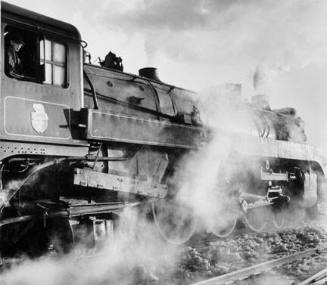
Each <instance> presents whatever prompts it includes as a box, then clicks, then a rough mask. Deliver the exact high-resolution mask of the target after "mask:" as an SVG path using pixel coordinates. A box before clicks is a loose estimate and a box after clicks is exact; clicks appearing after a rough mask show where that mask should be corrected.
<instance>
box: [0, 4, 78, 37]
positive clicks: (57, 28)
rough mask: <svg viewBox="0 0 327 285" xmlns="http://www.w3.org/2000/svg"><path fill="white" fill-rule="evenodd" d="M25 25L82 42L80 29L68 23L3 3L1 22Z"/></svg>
mask: <svg viewBox="0 0 327 285" xmlns="http://www.w3.org/2000/svg"><path fill="white" fill-rule="evenodd" d="M3 20H6V21H7V22H9V23H17V24H25V25H28V26H30V28H31V29H37V30H44V31H47V32H51V33H57V34H59V35H61V36H66V37H69V38H71V39H74V40H77V41H81V36H80V33H79V31H78V29H77V28H76V27H75V26H73V25H71V24H68V23H65V22H62V21H59V20H56V19H54V18H51V17H47V16H45V15H42V14H39V13H36V12H33V11H30V10H27V9H24V8H21V7H19V6H16V5H13V4H9V3H7V2H4V1H1V21H3Z"/></svg>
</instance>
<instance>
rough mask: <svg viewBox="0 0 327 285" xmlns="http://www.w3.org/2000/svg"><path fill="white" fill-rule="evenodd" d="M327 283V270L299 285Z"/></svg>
mask: <svg viewBox="0 0 327 285" xmlns="http://www.w3.org/2000/svg"><path fill="white" fill-rule="evenodd" d="M326 282H327V268H325V269H323V270H321V271H319V272H318V273H316V274H314V275H312V276H311V277H309V278H308V279H305V280H303V281H302V282H300V283H298V285H309V284H315V285H318V284H326Z"/></svg>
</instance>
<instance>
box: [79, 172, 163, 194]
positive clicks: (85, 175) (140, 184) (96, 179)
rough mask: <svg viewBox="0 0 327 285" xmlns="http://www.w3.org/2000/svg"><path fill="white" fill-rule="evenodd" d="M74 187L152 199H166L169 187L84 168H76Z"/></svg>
mask: <svg viewBox="0 0 327 285" xmlns="http://www.w3.org/2000/svg"><path fill="white" fill-rule="evenodd" d="M74 185H79V186H81V187H87V188H98V189H104V190H111V191H119V192H126V193H132V194H137V195H142V196H147V197H151V198H164V197H165V196H166V195H167V191H168V187H167V185H165V184H158V183H152V182H151V180H149V179H147V180H141V179H138V178H132V177H126V176H121V175H116V174H111V173H102V172H97V171H94V170H91V169H84V168H83V169H81V168H75V173H74Z"/></svg>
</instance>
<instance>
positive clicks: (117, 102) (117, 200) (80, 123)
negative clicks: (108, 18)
mask: <svg viewBox="0 0 327 285" xmlns="http://www.w3.org/2000/svg"><path fill="white" fill-rule="evenodd" d="M1 9H2V11H1V99H0V110H1V114H2V115H1V119H0V156H1V157H0V161H1V162H0V177H1V180H0V181H1V183H0V214H1V216H0V253H1V256H2V258H9V257H13V256H17V255H19V254H27V255H29V256H38V255H40V254H43V253H44V252H47V251H48V250H49V249H51V248H52V249H55V250H56V251H58V252H67V251H69V250H70V249H71V247H72V246H73V244H74V243H75V242H83V243H87V244H92V243H94V242H95V241H96V240H97V239H101V238H103V236H105V235H108V234H110V233H111V232H112V231H114V229H115V227H116V226H117V223H118V222H119V216H120V213H121V212H122V211H123V210H124V209H126V208H129V207H132V208H139V207H144V205H147V206H148V207H149V209H150V210H151V211H152V212H151V217H152V219H153V220H154V222H155V224H156V225H157V226H158V229H159V232H160V233H161V234H162V236H163V237H164V238H166V239H167V240H168V241H170V242H173V243H183V242H185V241H187V240H188V238H189V237H190V236H191V235H192V234H193V231H194V220H195V219H194V217H192V213H191V211H190V212H189V215H186V216H185V215H184V216H183V215H182V214H181V215H179V211H178V209H179V205H178V203H175V201H174V197H175V196H176V192H177V187H176V186H175V185H174V184H173V183H172V182H171V181H173V179H172V177H174V173H175V171H176V168H177V167H178V165H179V162H180V161H181V160H182V158H183V157H185V156H186V155H187V154H188V153H190V152H193V151H196V150H197V149H198V147H199V146H200V145H201V146H203V145H205V144H206V143H208V142H210V139H211V137H212V133H213V130H211V129H210V128H208V127H206V126H204V125H203V123H202V122H201V119H200V115H199V110H198V107H197V102H196V100H194V99H193V98H194V93H192V92H191V91H188V90H185V89H182V88H179V87H175V86H172V85H169V84H165V83H163V82H161V81H160V80H159V79H158V78H157V77H156V76H155V74H154V69H151V68H150V69H149V68H148V69H143V70H142V71H141V75H135V74H129V73H124V72H122V71H121V70H118V69H113V68H107V67H102V66H96V65H92V64H88V63H85V60H84V55H85V52H84V47H85V43H84V42H83V41H82V39H81V36H80V34H79V31H78V30H77V29H76V28H75V27H74V26H72V25H70V24H67V23H64V22H61V21H58V20H55V19H52V18H49V17H46V16H44V15H40V14H37V13H34V12H31V11H28V10H25V9H22V8H20V7H17V6H14V5H11V4H8V3H6V2H1ZM17 34H19V35H20V38H21V41H22V42H23V44H24V46H23V48H21V49H20V50H19V51H18V52H17V53H18V55H19V56H20V58H21V65H22V68H21V69H22V72H21V74H20V77H15V76H12V73H11V72H10V71H9V70H8V64H7V62H6V61H8V56H7V53H8V49H9V48H10V44H11V43H12V41H13V40H14V35H15V36H17ZM235 112H239V113H240V114H241V113H242V112H247V113H251V114H252V117H253V121H252V125H251V126H249V129H248V130H247V131H248V132H247V134H242V136H241V137H242V138H244V139H243V141H246V142H247V143H250V144H251V147H245V146H244V145H243V144H240V145H237V147H236V149H237V153H238V154H239V155H242V156H244V157H247V158H248V159H249V160H255V161H256V162H257V167H256V168H255V169H254V170H252V171H251V173H250V172H247V171H245V170H244V168H243V167H242V165H241V164H240V167H239V169H238V170H237V171H236V172H235V173H233V175H231V177H229V182H226V183H227V184H228V183H229V184H228V185H230V187H231V188H232V187H233V185H235V183H233V181H236V180H237V181H238V182H240V181H241V183H242V185H247V186H248V187H243V188H242V189H243V190H242V191H241V190H240V189H237V191H231V192H233V195H232V196H233V197H232V199H231V201H236V202H235V203H234V204H233V207H234V208H235V209H236V211H234V212H235V215H231V218H230V220H228V221H227V222H226V223H225V224H224V226H217V227H216V228H214V229H213V232H214V233H215V234H216V235H217V236H227V235H228V234H230V233H231V232H232V231H233V229H234V227H235V223H236V220H237V219H238V218H239V217H240V215H241V216H242V217H244V218H245V220H246V221H247V223H248V225H249V226H250V227H251V228H252V229H253V230H257V231H260V230H263V229H264V227H265V226H266V225H267V222H268V221H270V220H271V221H273V224H274V226H275V227H277V228H281V227H282V226H283V225H284V224H285V222H286V219H285V217H287V215H288V214H285V213H290V212H289V211H291V209H292V208H294V207H302V208H304V209H307V210H308V211H307V212H310V213H312V212H314V210H315V209H316V206H317V201H318V194H319V193H320V192H321V191H322V188H323V184H324V183H323V182H324V173H323V170H322V166H321V165H322V159H321V157H320V156H319V154H318V153H317V152H316V150H315V149H314V148H313V147H310V146H309V145H307V144H306V143H305V140H306V139H305V135H304V132H303V124H302V121H301V120H300V119H299V118H298V117H297V116H296V114H295V113H294V110H293V109H283V110H277V111H272V110H270V109H269V108H261V107H260V108H258V107H257V106H255V105H253V104H243V105H241V106H239V107H238V108H236V110H235ZM294 130H295V133H296V134H297V135H293V134H294ZM227 133H228V132H227ZM221 135H222V136H223V135H225V136H229V134H226V133H225V132H224V131H222V134H221ZM233 135H234V134H233ZM236 135H237V134H236ZM231 160H234V162H235V161H236V162H237V155H235V154H234V156H233V157H231ZM234 188H235V187H234ZM244 189H246V190H245V191H244ZM190 191H191V190H190ZM235 193H236V194H235ZM266 209H273V210H272V211H271V213H272V214H271V215H269V218H267V219H264V220H262V219H261V220H259V219H258V217H259V216H260V217H262V211H266ZM226 210H228V209H226ZM269 211H270V210H269ZM184 213H185V211H184ZM240 213H242V214H240ZM167 225H168V226H167Z"/></svg>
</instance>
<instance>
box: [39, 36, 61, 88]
mask: <svg viewBox="0 0 327 285" xmlns="http://www.w3.org/2000/svg"><path fill="white" fill-rule="evenodd" d="M66 53H67V52H66V47H65V45H63V44H61V43H58V42H55V41H52V40H49V39H42V40H41V41H40V65H41V66H44V67H45V77H44V83H47V84H52V85H60V86H65V85H66V69H67V68H66V65H67V63H66Z"/></svg>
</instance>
